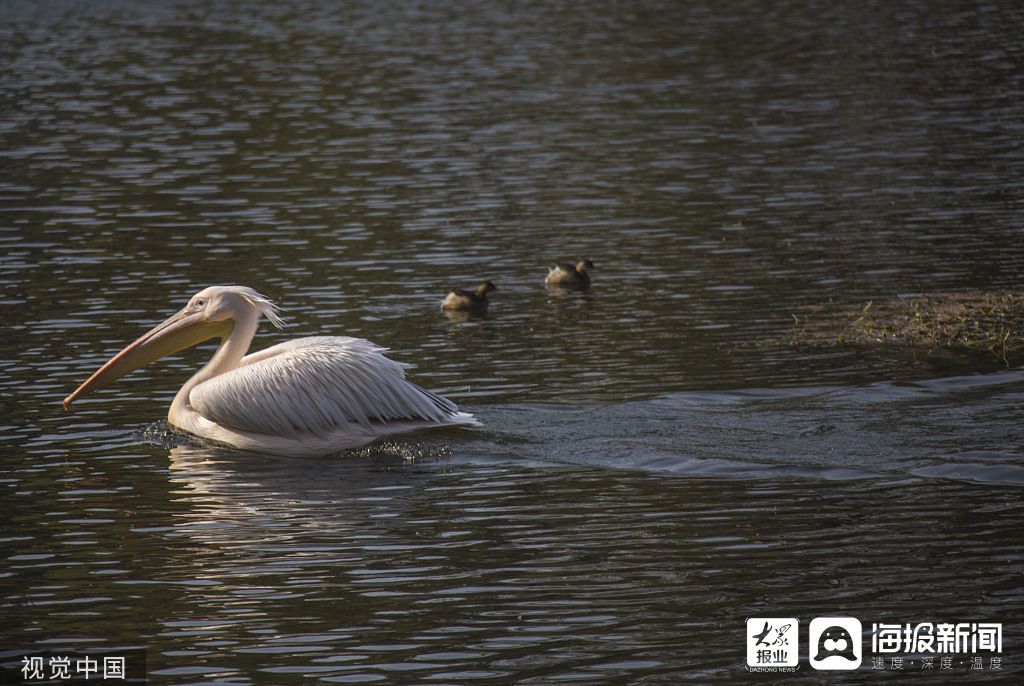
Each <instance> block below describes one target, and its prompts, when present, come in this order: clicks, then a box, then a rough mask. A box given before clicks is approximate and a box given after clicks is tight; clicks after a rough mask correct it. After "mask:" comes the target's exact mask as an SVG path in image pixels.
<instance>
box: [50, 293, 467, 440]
mask: <svg viewBox="0 0 1024 686" xmlns="http://www.w3.org/2000/svg"><path fill="white" fill-rule="evenodd" d="M261 316H265V317H266V318H267V319H269V320H270V321H271V323H272V324H274V325H275V326H277V327H278V328H280V327H281V325H282V320H281V318H280V317H279V316H278V313H277V306H276V305H274V303H272V302H271V301H270V300H268V299H267V298H266V297H265V296H262V295H260V294H259V293H257V292H256V291H254V290H253V289H251V288H247V287H245V286H211V287H209V288H206V289H204V290H202V291H200V292H199V293H196V294H195V295H194V296H192V298H191V300H189V302H188V304H187V305H186V306H185V307H184V308H182V309H181V311H179V312H178V313H177V314H175V315H173V316H172V317H170V318H169V319H168V320H167V321H165V322H164V323H163V324H160V325H159V326H157V327H156V328H154V329H153V330H151V331H150V332H149V333H146V334H145V335H143V336H142V337H141V338H139V339H138V340H137V341H135V342H134V343H132V344H131V345H129V346H128V347H127V348H125V349H124V350H122V351H121V352H119V353H118V354H117V355H115V356H114V357H113V359H111V360H110V361H109V362H107V363H106V364H105V365H103V366H102V367H100V369H99V370H98V371H96V373H95V374H93V375H92V376H90V377H89V379H88V380H86V382H85V383H83V384H82V385H81V386H79V387H78V389H76V390H75V392H74V393H72V394H71V395H69V396H68V397H67V398H65V399H64V409H67V407H68V405H70V404H71V403H72V402H74V401H75V400H76V399H77V398H79V397H81V396H83V395H87V394H89V393H91V392H93V391H96V390H99V389H101V388H104V387H105V386H108V385H109V384H111V383H113V382H114V381H116V380H117V379H119V378H121V377H122V376H124V375H125V374H127V373H128V372H131V371H133V370H136V369H138V368H140V367H143V366H145V365H147V364H149V363H150V362H154V361H155V360H158V359H160V358H161V357H164V356H166V355H171V354H173V353H176V352H178V351H180V350H184V349H185V348H188V347H189V346H192V345H196V344H197V343H201V342H203V341H206V340H209V339H211V338H220V339H221V344H220V347H219V348H217V352H216V353H214V355H213V357H212V358H211V359H210V361H209V362H207V363H206V365H205V366H204V367H203V368H202V369H200V370H199V371H198V372H196V373H195V374H194V375H193V376H192V378H191V379H189V380H188V381H186V382H185V385H184V386H182V387H181V390H179V391H178V394H177V395H175V396H174V402H172V403H171V409H170V411H169V412H168V413H167V419H168V420H169V421H170V423H171V424H173V425H174V426H177V427H179V428H181V429H184V430H185V431H188V432H190V433H193V434H196V435H197V436H201V437H203V438H206V439H209V440H212V441H216V442H218V443H226V444H228V445H230V446H234V447H236V448H241V449H243V450H254V451H258V452H264V453H272V454H278V455H297V456H299V455H301V456H313V455H327V454H330V453H336V452H339V451H342V450H346V449H348V448H355V447H358V446H361V445H365V444H366V443H369V442H370V441H373V440H374V439H376V438H378V437H380V436H384V435H386V434H393V433H399V432H404V431H411V430H413V429H419V428H423V427H430V426H448V425H474V426H479V422H477V420H476V419H475V418H474V417H473V415H471V414H467V413H465V412H459V411H458V409H457V408H456V407H455V404H454V403H452V402H451V401H450V400H447V399H446V398H442V397H441V396H439V395H435V394H434V393H431V392H430V391H427V390H424V389H422V388H420V387H419V386H417V385H415V384H413V383H412V382H410V381H408V380H406V378H405V372H404V371H403V365H401V364H400V363H398V362H395V361H394V360H390V359H388V358H387V357H385V356H384V348H381V347H379V346H377V345H375V344H373V343H371V342H370V341H366V340H362V339H359V338H349V337H347V336H316V337H311V338H299V339H296V340H292V341H287V342H285V343H281V344H279V345H274V346H271V347H269V348H267V349H265V350H261V351H259V352H255V353H252V354H249V355H247V354H246V352H247V351H248V349H249V343H250V342H251V341H252V339H253V336H254V335H255V333H256V327H257V325H258V324H259V320H260V317H261Z"/></svg>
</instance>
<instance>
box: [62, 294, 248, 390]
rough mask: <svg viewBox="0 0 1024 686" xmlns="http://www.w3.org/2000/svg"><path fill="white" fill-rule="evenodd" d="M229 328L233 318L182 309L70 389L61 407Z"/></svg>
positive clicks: (225, 332) (218, 336)
mask: <svg viewBox="0 0 1024 686" xmlns="http://www.w3.org/2000/svg"><path fill="white" fill-rule="evenodd" d="M233 328H234V322H233V321H232V320H230V319H226V320H222V321H217V322H212V321H208V320H207V319H205V317H204V315H203V313H202V312H189V311H187V310H182V311H180V312H178V313H177V314H175V315H173V316H172V317H170V318H169V319H168V320H167V321H165V322H164V323H163V324H160V325H159V326H157V327H155V328H153V329H152V330H150V331H149V332H148V333H146V334H144V335H143V336H142V337H140V338H139V339H138V340H137V341H135V342H134V343H132V344H131V345H129V346H128V347H127V348H125V349H124V350H122V351H121V352H119V353H118V354H116V355H114V357H113V358H111V360H110V361H109V362H107V363H106V364H105V365H103V366H102V367H100V368H99V369H98V370H96V372H95V373H94V374H93V375H92V376H90V377H89V378H88V379H87V380H86V382H85V383H83V384H82V385H81V386H79V387H78V388H77V389H75V392H74V393H72V394H71V395H69V396H68V397H66V398H64V409H65V410H66V409H68V405H70V404H71V403H73V402H74V401H75V400H77V399H78V398H79V397H81V396H83V395H88V394H89V393H92V392H93V391H98V390H100V389H101V388H105V387H107V386H109V385H110V384H112V383H114V382H115V381H117V380H118V379H120V378H121V377H122V376H124V375H125V374H127V373H129V372H133V371H135V370H136V369H140V368H141V367H145V366H146V365H147V364H149V363H150V362H155V361H156V360H159V359H160V358H161V357H166V356H168V355H173V354H174V353H176V352H178V351H180V350H184V349H185V348H188V347H190V346H193V345H196V344H197V343H202V342H203V341H206V340H209V339H211V338H224V337H226V336H227V335H228V334H230V333H231V330H232V329H233Z"/></svg>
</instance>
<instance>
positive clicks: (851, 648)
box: [807, 617, 863, 669]
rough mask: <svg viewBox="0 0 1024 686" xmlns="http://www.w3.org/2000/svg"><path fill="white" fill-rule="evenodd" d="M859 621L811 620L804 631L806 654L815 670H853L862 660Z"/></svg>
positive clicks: (848, 619)
mask: <svg viewBox="0 0 1024 686" xmlns="http://www.w3.org/2000/svg"><path fill="white" fill-rule="evenodd" d="M862 638H863V637H862V630H861V625H860V620H859V619H855V618H853V617H815V618H814V619H812V620H811V625H810V627H809V628H808V630H807V639H808V643H807V655H808V657H809V658H810V663H811V667H814V668H815V669H857V668H858V667H860V663H861V659H862V657H863V646H862V645H861V644H862Z"/></svg>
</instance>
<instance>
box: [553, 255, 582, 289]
mask: <svg viewBox="0 0 1024 686" xmlns="http://www.w3.org/2000/svg"><path fill="white" fill-rule="evenodd" d="M593 268H594V263H593V262H591V261H590V260H580V261H579V262H577V263H576V264H569V263H568V262H561V263H559V264H556V265H554V266H553V267H550V268H549V269H548V275H547V276H546V277H544V283H546V284H547V285H549V286H559V287H561V288H578V289H580V290H583V289H584V288H587V287H588V286H590V275H589V274H587V270H588V269H593Z"/></svg>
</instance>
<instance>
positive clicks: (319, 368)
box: [189, 336, 458, 437]
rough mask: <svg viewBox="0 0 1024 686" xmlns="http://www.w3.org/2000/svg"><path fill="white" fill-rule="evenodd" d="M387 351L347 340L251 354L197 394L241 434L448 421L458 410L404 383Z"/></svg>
mask: <svg viewBox="0 0 1024 686" xmlns="http://www.w3.org/2000/svg"><path fill="white" fill-rule="evenodd" d="M383 353H384V348H381V347H379V346H377V345H374V344H373V343H370V342H369V341H366V340H362V339H358V338H348V337H342V336H323V337H313V338H300V339H297V340H294V341H289V342H287V343H282V344H280V345H275V346H272V347H270V348H267V349H266V350H262V351H260V352H256V353H253V354H251V355H247V356H246V357H244V358H243V359H242V361H241V365H240V366H239V367H238V368H236V369H233V370H231V371H229V372H226V373H224V374H220V375H218V376H215V377H213V378H212V379H209V380H207V381H204V382H203V383H201V384H199V385H198V386H196V387H195V388H194V389H192V392H191V394H190V396H189V401H190V403H191V404H192V406H193V408H195V410H196V411H197V412H198V413H199V414H200V415H202V416H203V417H206V418H207V419H209V420H211V421H213V422H216V423H217V424H221V425H224V426H228V427H231V428H234V429H237V430H240V431H253V432H257V433H263V434H273V435H279V436H292V437H294V436H296V435H298V434H302V433H306V434H313V435H316V436H325V435H326V434H328V433H330V432H331V431H332V430H334V429H337V428H339V427H344V426H345V425H346V424H351V423H358V424H362V425H364V426H368V425H369V424H371V423H373V422H387V421H389V420H408V419H413V420H423V421H429V422H442V423H444V422H447V421H449V420H451V418H452V417H453V415H456V414H457V412H458V410H457V408H456V407H455V405H454V404H453V403H452V402H450V401H448V400H446V399H445V398H442V397H440V396H438V395H435V394H433V393H431V392H430V391H427V390H425V389H422V388H420V387H419V386H417V385H415V384H414V383H412V382H410V381H407V380H406V379H405V372H404V370H403V365H401V364H400V363H398V362H395V361H394V360H390V359H388V358H387V357H385V356H384V354H383Z"/></svg>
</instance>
